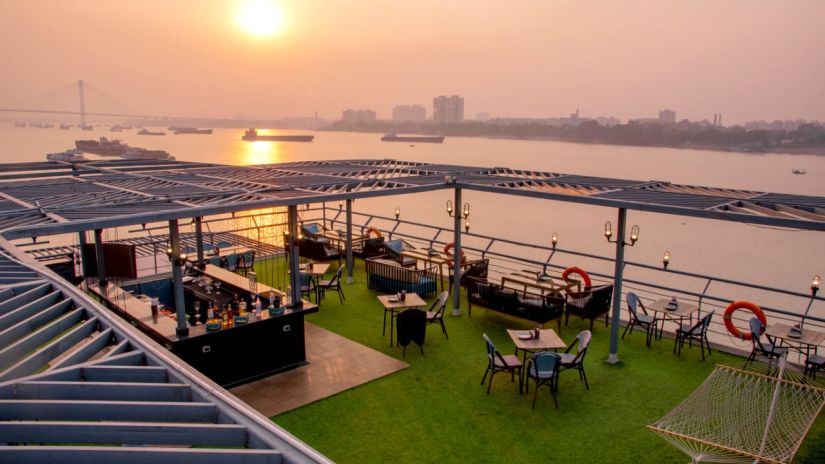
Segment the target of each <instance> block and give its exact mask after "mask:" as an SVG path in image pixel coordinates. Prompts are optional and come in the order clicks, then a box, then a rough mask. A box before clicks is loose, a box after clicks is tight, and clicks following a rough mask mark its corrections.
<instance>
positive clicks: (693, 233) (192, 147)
mask: <svg viewBox="0 0 825 464" xmlns="http://www.w3.org/2000/svg"><path fill="white" fill-rule="evenodd" d="M262 132H263V131H262ZM242 133H243V130H242V129H216V130H215V131H214V133H213V134H212V135H172V134H171V133H170V134H169V135H166V136H163V137H159V136H140V135H136V134H135V131H124V132H122V133H111V132H109V131H108V129H107V128H99V129H96V130H94V131H88V132H85V131H84V132H81V131H79V130H77V129H71V130H58V129H56V128H53V129H36V128H15V127H12V125H11V124H4V125H2V126H0V147H2V155H0V160H2V162H21V161H41V160H44V159H45V154H46V153H48V152H54V151H62V150H64V149H67V148H72V147H73V146H74V141H75V139H79V138H97V137H99V136H107V137H111V136H115V137H117V138H121V139H123V140H124V141H125V142H127V143H128V144H130V145H135V146H140V147H144V148H150V149H163V150H166V151H168V152H169V153H170V154H172V155H174V156H175V158H176V159H178V160H187V161H201V162H213V163H225V164H238V165H247V164H264V163H278V162H287V161H306V160H333V159H354V158H393V159H398V160H408V161H420V162H434V163H447V164H458V165H470V166H484V167H493V166H503V167H510V168H519V169H529V170H536V171H551V172H558V173H568V174H581V175H590V176H602V177H614V178H625V179H635V180H642V181H646V180H665V181H670V182H674V183H684V184H691V185H702V186H711V187H723V188H735V189H747V190H757V191H769V192H780V193H793V194H804V195H816V196H825V182H823V181H822V178H823V174H824V173H825V156H815V155H796V154H795V155H784V154H750V153H729V152H719V151H709V150H687V149H669V148H650V147H625V146H608V145H596V144H575V143H564V142H552V141H530V140H505V139H484V138H469V137H448V138H447V139H446V140H445V142H444V143H443V144H415V145H414V146H411V145H410V144H405V143H385V142H381V141H380V140H379V139H380V135H379V134H363V133H350V132H314V135H315V141H314V142H312V143H284V142H254V143H249V142H243V141H242V140H241V135H242ZM279 133H313V132H311V131H279ZM91 157H93V156H91ZM802 168H804V169H806V170H807V175H793V174H792V173H791V171H792V169H802ZM448 199H452V192H447V191H442V192H434V193H426V194H417V195H412V196H399V197H392V198H386V199H371V200H359V201H357V202H356V204H355V208H356V210H357V211H361V212H373V213H376V214H381V215H384V216H388V217H389V216H392V215H393V211H394V209H395V207H396V206H398V207H399V208H400V209H401V214H402V217H403V218H404V219H407V220H412V221H419V222H425V223H430V224H434V225H439V226H443V227H446V228H451V227H452V219H451V218H449V217H448V216H447V214H446V212H445V208H444V205H445V202H446V201H447V200H448ZM464 201H467V202H469V203H470V204H471V216H470V220H471V225H472V228H471V232H475V233H478V234H483V235H492V236H501V237H506V238H509V239H512V240H518V241H524V242H529V243H536V244H545V245H549V244H550V236H551V234H552V233H553V232H556V233H558V234H559V237H560V239H559V246H560V247H561V248H564V249H570V250H575V251H581V252H586V253H593V254H597V255H604V256H612V255H613V253H614V246H613V245H611V244H608V243H607V242H606V240H605V239H604V235H603V230H604V229H603V227H604V222H605V221H607V220H610V221H612V222H613V223H614V228H615V222H616V211H615V210H613V209H609V208H602V207H595V206H584V205H577V204H572V203H562V202H554V201H546V200H536V199H526V198H519V197H514V196H505V195H493V194H487V193H479V192H470V191H465V192H464ZM628 224H629V225H632V224H638V225H639V226H640V227H641V235H640V240H639V241H638V243H637V244H636V246H634V247H632V248H628V249H627V252H626V258H627V259H628V260H630V261H635V262H640V263H645V264H650V265H654V266H658V265H659V264H660V263H661V259H662V253H663V252H664V251H665V250H669V251H670V252H671V253H672V260H671V268H672V269H678V270H682V271H689V272H696V273H702V274H708V275H714V276H721V277H725V278H730V279H734V280H742V281H746V282H750V283H755V284H761V285H767V286H772V287H780V288H785V289H789V290H794V291H799V292H807V291H808V288H809V286H810V281H811V276H813V275H814V274H820V275H825V245H823V238H825V235H823V234H822V233H817V232H806V231H795V230H787V229H775V228H769V227H761V226H753V225H746V224H738V223H729V222H725V221H712V220H705V219H696V218H689V217H680V216H671V215H663V214H652V213H642V212H636V211H629V212H628ZM387 225H390V224H387ZM442 237H443V238H444V239H448V238H449V237H446V236H442ZM448 241H449V240H448ZM467 241H468V243H469V244H470V245H475V246H480V247H481V248H483V247H484V246H486V242H485V241H481V240H475V239H473V238H472V237H469V238H468V239H467ZM494 249H499V250H504V249H506V248H494ZM513 253H514V254H515V253H521V254H522V255H523V256H531V253H529V252H527V253H526V254H525V252H524V251H523V250H521V251H513ZM546 256H547V254H546V253H544V252H542V253H538V254H535V253H533V254H532V257H533V258H535V259H539V260H544V259H545V258H546ZM579 260H580V258H574V257H571V256H564V254H560V255H558V256H556V257H554V258H553V262H554V263H557V264H561V265H564V266H566V265H583V264H582V263H581V262H580V261H579ZM586 266H587V267H588V268H589V269H594V270H595V271H597V272H604V273H608V274H612V268H611V266H610V265H609V264H608V263H586ZM583 267H584V266H583ZM637 277H639V276H637ZM680 286H681V287H683V288H690V289H692V290H696V291H701V290H702V288H703V287H704V282H703V281H699V280H697V281H695V282H687V281H683V282H680ZM731 291H733V292H737V291H738V292H742V290H741V289H740V290H731ZM719 292H722V293H724V290H721V289H720V290H719ZM727 296H728V297H729V298H731V299H750V300H753V301H756V302H758V303H761V304H765V305H769V306H774V307H781V308H783V309H787V310H791V311H801V310H804V303H805V302H804V301H799V300H798V299H788V298H782V297H778V296H776V295H762V294H757V293H755V292H750V291H748V292H746V293H744V294H743V293H739V294H730V295H727ZM811 314H816V315H819V316H825V307H823V305H821V304H820V302H817V303H815V305H814V308H813V310H812V311H811Z"/></svg>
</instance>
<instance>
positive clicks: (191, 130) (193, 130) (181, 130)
mask: <svg viewBox="0 0 825 464" xmlns="http://www.w3.org/2000/svg"><path fill="white" fill-rule="evenodd" d="M173 127H174V126H173ZM170 130H173V131H174V132H175V135H179V134H197V135H209V134H211V133H212V129H198V128H197V127H175V128H174V129H170Z"/></svg>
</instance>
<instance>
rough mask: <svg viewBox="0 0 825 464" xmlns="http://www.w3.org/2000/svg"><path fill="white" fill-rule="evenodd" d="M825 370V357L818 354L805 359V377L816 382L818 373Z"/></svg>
mask: <svg viewBox="0 0 825 464" xmlns="http://www.w3.org/2000/svg"><path fill="white" fill-rule="evenodd" d="M822 369H825V356H821V355H818V354H812V355H809V356H808V357H807V358H805V371H804V372H803V375H804V376H805V377H810V378H812V379H814V380H816V373H817V372H818V371H821V370H822Z"/></svg>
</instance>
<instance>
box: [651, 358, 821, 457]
mask: <svg viewBox="0 0 825 464" xmlns="http://www.w3.org/2000/svg"><path fill="white" fill-rule="evenodd" d="M824 402H825V389H823V388H822V387H821V386H820V385H817V384H815V383H814V382H809V381H807V380H806V379H805V378H804V376H802V375H801V372H799V371H798V370H796V369H794V368H792V367H790V366H789V367H787V368H786V361H785V359H784V358H783V359H782V360H781V361H779V364H778V365H777V363H776V362H774V363H773V364H768V365H762V364H759V365H756V366H752V367H751V368H750V369H748V370H744V369H739V368H735V367H730V366H723V365H717V366H716V368H715V369H714V371H713V372H712V373H711V374H710V375H709V376H708V378H707V379H706V380H705V382H704V383H703V384H702V385H701V386H700V387H699V388H697V389H696V390H695V391H694V392H693V393H691V395H690V396H689V397H688V398H687V399H686V400H685V401H683V402H682V403H681V404H680V405H679V406H677V407H676V408H675V409H673V410H672V411H670V412H669V413H668V414H667V415H665V416H664V417H663V418H661V419H660V420H659V421H657V422H656V423H654V424H652V425H649V426H648V427H649V428H650V429H651V430H653V431H654V432H656V433H658V434H659V435H660V436H661V437H662V438H664V439H665V440H667V441H669V442H670V443H671V444H672V445H673V446H675V447H677V448H679V449H680V450H681V451H682V452H684V453H686V454H687V455H689V456H690V457H691V458H692V462H695V463H696V462H737V463H738V462H766V463H786V462H790V461H791V460H792V459H793V457H794V455H795V454H796V451H797V450H798V449H799V446H800V445H801V443H802V440H803V439H804V438H805V435H806V434H807V433H808V430H809V429H810V427H811V425H813V422H814V421H815V420H816V417H817V415H818V414H819V411H820V410H821V409H822V406H823V403H824Z"/></svg>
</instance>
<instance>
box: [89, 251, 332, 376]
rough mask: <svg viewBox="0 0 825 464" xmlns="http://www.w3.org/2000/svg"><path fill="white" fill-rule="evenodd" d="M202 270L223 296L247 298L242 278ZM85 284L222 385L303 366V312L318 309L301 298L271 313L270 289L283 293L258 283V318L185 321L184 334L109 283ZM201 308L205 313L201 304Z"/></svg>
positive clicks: (92, 281)
mask: <svg viewBox="0 0 825 464" xmlns="http://www.w3.org/2000/svg"><path fill="white" fill-rule="evenodd" d="M203 273H204V274H206V275H207V276H209V277H210V278H212V279H219V280H221V281H222V282H223V285H222V287H221V293H222V294H223V293H224V289H226V294H227V295H230V294H240V295H242V296H245V297H247V301H248V295H249V294H250V292H249V288H248V282H249V281H248V280H247V279H246V278H245V277H243V276H239V275H237V274H235V273H232V272H230V271H227V270H225V269H222V268H220V267H216V266H207V267H206V269H204V271H203ZM244 285H246V288H244ZM84 286H85V289H86V290H87V291H90V292H91V293H93V294H95V295H97V296H98V297H100V299H101V301H103V303H104V304H105V305H106V306H107V307H108V308H110V309H112V310H113V311H114V312H116V313H118V314H119V315H120V316H122V317H124V318H125V319H127V320H128V321H130V322H131V323H132V325H134V326H136V327H138V328H139V329H141V330H142V331H143V332H144V333H146V334H148V335H149V336H150V337H152V338H153V339H155V341H157V342H159V343H161V344H163V345H164V346H166V347H167V348H168V349H169V350H170V351H172V352H173V353H175V354H176V355H178V356H179V357H180V358H181V359H183V360H184V361H186V362H187V363H188V364H189V365H191V366H192V367H194V368H195V369H197V370H198V371H200V372H201V373H203V374H204V375H206V376H207V377H209V378H210V379H212V380H214V381H215V382H216V383H218V384H220V385H222V386H224V387H227V388H229V387H233V386H237V385H241V384H243V383H246V382H250V381H252V380H256V379H259V378H261V377H266V376H268V375H272V374H275V373H277V372H281V371H285V370H288V369H291V368H294V367H297V366H300V365H303V364H306V349H305V340H304V315H305V314H309V313H313V312H317V311H318V306H317V305H315V304H312V303H310V302H308V301H303V302H302V303H303V304H302V306H301V307H300V308H282V310H283V311H282V312H281V313H279V314H270V312H269V311H268V309H266V306H267V305H268V304H269V300H268V295H269V292H270V291H274V292H277V293H280V294H281V295H282V298H286V295H285V294H283V292H279V291H278V290H274V289H271V288H270V287H268V286H266V285H263V284H260V283H259V284H258V285H257V290H258V293H259V294H260V295H261V296H262V299H261V303H262V305H263V307H264V309H263V311H262V312H261V316H260V317H259V316H256V315H255V312H254V308H249V309H250V311H249V314H248V316H249V322H247V323H244V324H237V325H230V326H229V327H223V328H221V329H219V330H215V331H208V330H206V326H205V325H195V326H191V325H190V327H189V334H188V335H184V336H178V335H177V334H176V333H175V328H176V326H177V323H176V321H175V319H174V318H173V317H171V316H170V315H166V314H162V313H161V314H156V315H155V316H153V315H152V307H151V303H150V302H148V301H145V300H143V299H140V298H138V297H136V296H134V295H132V294H130V293H127V292H125V291H124V290H123V289H122V288H120V287H118V286H116V285H114V284H111V283H110V284H109V285H107V286H105V287H102V286H100V285H98V283H97V282H96V281H95V279H87V280H86V282H85V284H84ZM213 295H214V293H213ZM201 311H203V312H204V313H205V312H206V308H203V307H202V308H201Z"/></svg>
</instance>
